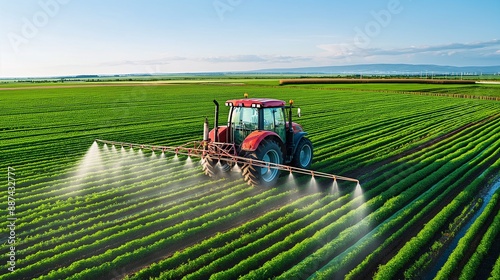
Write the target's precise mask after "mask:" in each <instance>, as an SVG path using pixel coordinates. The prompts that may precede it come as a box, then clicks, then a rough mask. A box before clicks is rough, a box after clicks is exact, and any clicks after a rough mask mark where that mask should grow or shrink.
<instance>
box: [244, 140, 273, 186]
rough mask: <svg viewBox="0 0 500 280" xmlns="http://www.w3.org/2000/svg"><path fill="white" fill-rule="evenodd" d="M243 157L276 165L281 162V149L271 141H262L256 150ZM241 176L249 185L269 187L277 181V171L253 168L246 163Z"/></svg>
mask: <svg viewBox="0 0 500 280" xmlns="http://www.w3.org/2000/svg"><path fill="white" fill-rule="evenodd" d="M245 157H246V158H248V159H250V160H261V161H265V162H269V163H276V164H282V162H283V153H282V152H281V148H280V146H279V145H278V143H276V142H274V141H272V140H263V141H262V142H261V143H260V145H259V147H258V148H257V150H255V151H254V152H248V153H247V154H246V155H245ZM242 175H243V178H244V179H245V181H247V183H248V184H249V185H253V186H263V187H271V186H274V185H275V184H276V182H277V181H278V178H279V169H277V168H272V167H269V168H267V167H260V166H255V165H252V164H251V163H249V162H248V163H245V164H244V165H243V168H242Z"/></svg>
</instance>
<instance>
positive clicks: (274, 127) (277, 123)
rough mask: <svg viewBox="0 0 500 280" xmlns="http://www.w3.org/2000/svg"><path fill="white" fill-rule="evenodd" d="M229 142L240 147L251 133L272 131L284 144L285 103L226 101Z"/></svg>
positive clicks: (261, 100) (261, 99)
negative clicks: (228, 108) (228, 109)
mask: <svg viewBox="0 0 500 280" xmlns="http://www.w3.org/2000/svg"><path fill="white" fill-rule="evenodd" d="M226 106H229V107H231V108H230V112H229V117H228V124H229V131H228V132H229V135H228V136H229V141H230V142H232V143H234V144H236V145H238V146H240V145H241V144H242V143H243V141H244V140H245V139H246V138H247V137H248V135H250V134H251V133H252V132H254V131H257V130H265V131H273V132H274V133H276V134H277V135H278V136H279V138H280V139H281V142H283V143H285V142H286V119H285V102H284V101H281V100H275V99H264V98H252V99H238V100H228V101H227V102H226Z"/></svg>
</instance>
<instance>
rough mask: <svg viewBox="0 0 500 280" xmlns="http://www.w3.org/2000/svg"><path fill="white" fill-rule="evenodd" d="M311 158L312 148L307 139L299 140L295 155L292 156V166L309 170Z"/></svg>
mask: <svg viewBox="0 0 500 280" xmlns="http://www.w3.org/2000/svg"><path fill="white" fill-rule="evenodd" d="M312 158H313V146H312V143H311V141H310V140H309V139H307V138H305V137H303V138H302V139H300V141H299V144H298V145H297V148H296V149H295V153H294V154H293V159H292V165H293V166H295V167H298V168H303V169H309V168H310V167H311V163H312Z"/></svg>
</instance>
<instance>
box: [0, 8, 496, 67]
mask: <svg viewBox="0 0 500 280" xmlns="http://www.w3.org/2000/svg"><path fill="white" fill-rule="evenodd" d="M499 12H500V1H495V0H485V1H472V0H471V1H451V0H444V1H430V0H380V1H379V0H377V1H374V0H353V1H332V0H329V1H326V0H324V1H305V0H304V1H298V0H288V1H285V0H274V1H270V0H267V1H264V0H191V1H170V0H163V1H160V0H155V1H131V0H121V1H118V0H107V1H96V0H19V1H9V0H0V77H24V76H53V75H77V74H124V73H178V72H207V71H208V72H210V71H241V70H255V69H265V68H289V67H305V66H327V65H349V64H360V63H363V64H364V63H411V64H438V65H454V66H481V65H500V31H499V30H500V17H499V16H498V14H499Z"/></svg>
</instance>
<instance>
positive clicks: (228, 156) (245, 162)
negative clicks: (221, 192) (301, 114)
mask: <svg viewBox="0 0 500 280" xmlns="http://www.w3.org/2000/svg"><path fill="white" fill-rule="evenodd" d="M214 103H215V127H214V128H213V129H212V130H211V131H210V132H208V121H207V120H205V130H204V138H203V140H204V141H203V143H205V144H204V153H203V156H202V165H203V170H204V172H205V174H207V175H209V176H216V175H217V174H218V173H220V172H228V171H230V170H231V168H232V167H234V165H235V164H238V165H239V167H240V168H241V171H242V175H243V178H244V179H245V181H247V182H248V184H251V185H260V186H273V185H274V184H275V183H276V182H277V180H278V177H279V171H280V169H285V170H286V169H287V168H286V166H292V167H295V168H299V169H309V167H310V166H311V162H312V159H313V146H312V144H311V141H310V140H309V139H307V138H306V137H305V136H306V135H307V133H306V132H304V130H303V129H302V126H300V125H299V124H297V123H294V122H292V106H293V101H292V100H290V103H289V105H288V106H287V105H286V103H285V101H282V100H277V99H269V98H244V99H234V100H228V101H226V103H225V105H226V106H229V107H230V108H229V109H230V110H229V117H228V121H227V125H224V126H219V124H218V119H219V117H218V116H219V103H218V102H217V101H216V100H214ZM287 113H288V118H286V116H287ZM290 170H291V169H290Z"/></svg>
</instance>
